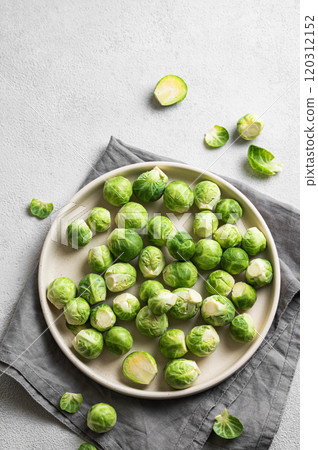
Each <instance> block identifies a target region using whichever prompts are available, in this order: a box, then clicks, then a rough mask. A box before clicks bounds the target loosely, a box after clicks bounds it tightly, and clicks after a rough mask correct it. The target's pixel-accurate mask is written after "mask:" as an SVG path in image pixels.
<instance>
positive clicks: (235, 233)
mask: <svg viewBox="0 0 318 450" xmlns="http://www.w3.org/2000/svg"><path fill="white" fill-rule="evenodd" d="M214 239H215V240H216V241H217V242H218V243H219V244H220V246H221V247H222V248H230V247H236V246H237V245H239V244H240V243H241V241H242V232H241V230H240V229H239V228H238V227H237V226H236V225H231V224H229V223H227V224H226V225H222V226H221V227H220V228H218V229H217V230H216V232H215V233H214Z"/></svg>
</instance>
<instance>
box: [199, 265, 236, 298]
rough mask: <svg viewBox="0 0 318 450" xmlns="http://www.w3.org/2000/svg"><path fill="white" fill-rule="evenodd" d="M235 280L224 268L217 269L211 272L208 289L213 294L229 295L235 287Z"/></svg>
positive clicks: (207, 284) (207, 281) (207, 283)
mask: <svg viewBox="0 0 318 450" xmlns="http://www.w3.org/2000/svg"><path fill="white" fill-rule="evenodd" d="M234 284H235V280H234V278H233V277H232V275H230V274H229V273H227V272H224V270H215V271H214V272H211V273H210V275H209V276H208V278H207V280H206V285H205V287H206V290H207V291H208V292H209V293H210V294H212V295H224V296H225V297H226V296H228V295H229V294H230V292H231V290H232V289H233V286H234Z"/></svg>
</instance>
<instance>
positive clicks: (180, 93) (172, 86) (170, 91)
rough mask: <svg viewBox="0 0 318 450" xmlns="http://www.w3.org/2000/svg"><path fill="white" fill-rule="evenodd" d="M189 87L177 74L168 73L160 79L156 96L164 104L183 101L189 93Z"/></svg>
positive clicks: (155, 92)
mask: <svg viewBox="0 0 318 450" xmlns="http://www.w3.org/2000/svg"><path fill="white" fill-rule="evenodd" d="M187 91H188V87H187V85H186V83H185V82H184V81H183V79H182V78H180V77H178V76H177V75H166V76H165V77H163V78H161V80H159V81H158V83H157V85H156V87H155V90H154V96H155V97H156V99H157V100H158V102H159V103H160V105H162V106H170V105H174V104H175V103H179V102H182V100H184V99H185V96H186V95H187Z"/></svg>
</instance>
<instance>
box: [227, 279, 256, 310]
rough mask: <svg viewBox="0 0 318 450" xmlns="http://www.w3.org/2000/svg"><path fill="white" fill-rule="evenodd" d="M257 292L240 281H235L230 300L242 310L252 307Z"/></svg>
mask: <svg viewBox="0 0 318 450" xmlns="http://www.w3.org/2000/svg"><path fill="white" fill-rule="evenodd" d="M256 299H257V294H256V291H255V289H254V288H253V287H252V286H250V285H249V284H246V283H243V282H242V281H240V282H238V283H235V284H234V287H233V290H232V302H233V303H234V305H235V306H236V307H237V308H238V309H241V310H243V311H245V310H246V309H249V308H252V306H253V305H254V303H255V302H256Z"/></svg>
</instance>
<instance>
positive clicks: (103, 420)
mask: <svg viewBox="0 0 318 450" xmlns="http://www.w3.org/2000/svg"><path fill="white" fill-rule="evenodd" d="M116 421H117V415H116V411H115V410H114V408H113V407H112V406H110V405H108V404H107V403H97V404H96V405H93V406H92V407H91V409H90V410H89V411H88V414H87V426H88V428H90V429H91V430H92V431H95V433H106V432H107V431H109V430H111V429H112V428H113V427H114V426H115V425H116Z"/></svg>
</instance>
